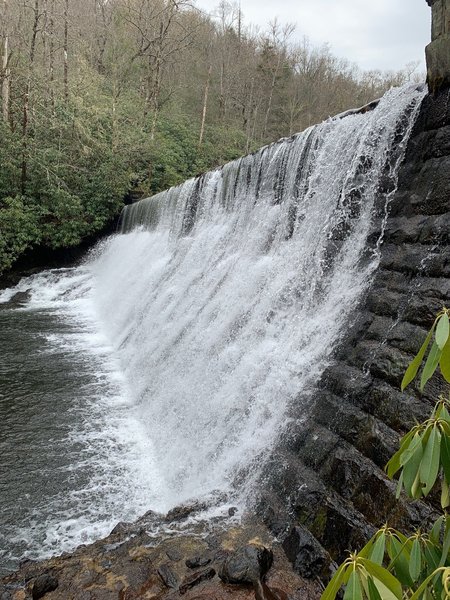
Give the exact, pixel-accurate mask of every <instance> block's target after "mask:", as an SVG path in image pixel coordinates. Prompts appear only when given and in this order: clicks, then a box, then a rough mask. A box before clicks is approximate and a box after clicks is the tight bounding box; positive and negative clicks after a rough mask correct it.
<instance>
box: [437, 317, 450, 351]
mask: <svg viewBox="0 0 450 600" xmlns="http://www.w3.org/2000/svg"><path fill="white" fill-rule="evenodd" d="M449 333H450V326H449V321H448V315H447V313H444V314H443V315H442V316H441V318H440V319H439V321H438V324H437V326H436V335H435V339H436V344H437V345H438V346H439V348H440V349H441V350H443V348H444V346H445V344H446V343H447V340H448V335H449Z"/></svg>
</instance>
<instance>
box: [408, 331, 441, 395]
mask: <svg viewBox="0 0 450 600" xmlns="http://www.w3.org/2000/svg"><path fill="white" fill-rule="evenodd" d="M435 326H436V321H435V322H434V324H433V327H432V328H431V329H430V331H429V332H428V335H427V337H426V338H425V341H424V343H423V344H422V346H421V348H420V350H419V352H418V353H417V354H416V356H415V357H414V359H413V360H412V362H411V363H410V364H409V366H408V368H407V369H406V372H405V374H404V376H403V379H402V384H401V390H402V392H403V390H404V389H405V388H406V386H408V385H409V384H410V383H411V381H412V380H413V379H414V377H415V376H416V375H417V371H418V370H419V367H420V365H421V363H422V360H423V357H424V356H425V352H426V351H427V348H428V345H429V343H430V341H431V338H432V336H433V331H434V328H435Z"/></svg>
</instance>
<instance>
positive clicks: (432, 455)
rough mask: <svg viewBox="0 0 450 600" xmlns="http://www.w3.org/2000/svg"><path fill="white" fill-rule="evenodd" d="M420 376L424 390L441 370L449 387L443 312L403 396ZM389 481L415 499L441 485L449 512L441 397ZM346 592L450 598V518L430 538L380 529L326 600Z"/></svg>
mask: <svg viewBox="0 0 450 600" xmlns="http://www.w3.org/2000/svg"><path fill="white" fill-rule="evenodd" d="M430 343H432V345H431V349H430V350H429V352H428V356H427V359H426V361H425V364H424V367H423V369H422V372H421V378H420V389H421V390H423V388H424V386H425V385H426V383H427V382H428V381H429V379H430V378H431V377H432V376H433V374H434V373H435V372H436V369H437V367H438V366H439V367H440V372H441V374H442V375H443V377H444V378H445V380H446V381H448V382H450V327H449V310H448V309H447V308H445V307H444V308H443V309H442V310H441V311H440V312H439V313H438V315H437V316H436V319H435V321H434V323H433V326H432V327H431V329H430V331H429V332H428V335H427V337H426V339H425V341H424V343H423V344H422V347H421V348H420V350H419V352H418V353H417V355H416V356H415V358H414V359H413V361H412V362H411V364H410V365H409V367H408V369H407V371H406V373H405V376H404V378H403V381H402V390H404V389H405V388H406V386H407V385H409V384H410V383H411V382H412V381H413V380H414V378H415V377H416V376H417V373H418V371H419V368H420V366H421V364H422V362H423V360H424V358H425V355H426V353H427V350H428V348H429V346H430ZM386 471H387V474H388V476H389V477H390V478H392V477H394V475H396V474H398V473H400V476H399V480H398V485H397V498H398V497H399V495H400V493H401V491H402V489H403V490H404V491H405V492H406V494H407V495H408V496H409V497H411V498H414V499H419V498H422V497H425V496H427V495H428V494H429V493H430V492H431V490H432V489H433V488H434V486H435V484H436V481H438V479H440V481H441V506H442V508H443V509H444V511H445V510H446V509H447V508H448V506H450V401H449V400H447V399H446V398H444V397H443V396H441V397H440V398H439V400H438V402H437V403H436V405H435V407H434V409H433V411H432V413H431V415H430V417H429V419H427V420H426V421H424V422H423V423H419V424H417V425H416V426H415V427H413V428H412V429H411V430H410V431H409V432H408V433H407V434H406V435H405V436H404V437H403V438H402V439H401V441H400V448H399V450H398V451H397V452H396V453H395V454H394V455H393V456H392V458H391V459H390V460H389V462H388V464H387V465H386ZM343 586H345V592H344V600H350V599H352V600H395V599H398V600H402V599H406V598H407V599H409V600H444V599H449V598H450V516H447V514H446V513H444V514H443V515H442V516H440V517H439V518H438V519H437V521H436V522H435V523H434V525H433V527H432V528H431V530H430V531H428V532H425V533H423V532H421V531H420V530H417V531H415V532H414V533H413V535H411V536H409V537H407V536H405V535H404V534H403V533H401V532H400V531H397V530H395V529H391V528H389V527H388V526H387V525H386V526H384V527H383V528H381V529H380V530H379V531H378V532H377V533H376V534H375V535H374V536H373V537H372V539H371V540H369V542H368V543H367V544H366V546H365V547H364V548H363V549H362V550H361V551H360V552H358V553H355V554H351V555H350V556H349V558H348V559H347V560H346V561H345V562H344V563H343V564H342V565H341V566H340V567H339V568H338V570H337V571H336V573H335V574H334V576H333V578H332V579H331V581H330V583H329V584H328V586H327V588H326V589H325V591H324V592H323V594H322V600H334V598H335V597H336V596H337V595H338V594H339V593H340V591H341V589H342V587H343Z"/></svg>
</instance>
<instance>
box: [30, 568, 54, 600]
mask: <svg viewBox="0 0 450 600" xmlns="http://www.w3.org/2000/svg"><path fill="white" fill-rule="evenodd" d="M57 587H58V580H57V579H56V577H53V575H50V574H48V573H44V574H43V575H40V576H39V577H38V578H37V579H35V580H34V582H33V584H32V587H31V596H32V598H33V600H39V598H43V597H44V596H45V594H48V593H49V592H53V591H54V590H56V588H57Z"/></svg>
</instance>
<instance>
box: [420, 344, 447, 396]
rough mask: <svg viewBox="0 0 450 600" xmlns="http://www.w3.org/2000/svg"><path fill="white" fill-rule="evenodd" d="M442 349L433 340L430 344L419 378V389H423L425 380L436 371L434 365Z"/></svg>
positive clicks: (435, 365) (436, 364) (437, 361)
mask: <svg viewBox="0 0 450 600" xmlns="http://www.w3.org/2000/svg"><path fill="white" fill-rule="evenodd" d="M441 354H442V350H441V349H440V348H439V346H438V345H437V344H436V342H433V345H432V346H431V350H430V354H429V355H428V358H427V361H426V363H425V366H424V368H423V371H422V376H421V378H420V390H421V391H423V388H424V387H425V385H426V383H427V381H428V380H429V379H430V377H432V375H433V373H434V372H435V371H436V367H437V366H438V364H439V359H440V358H441Z"/></svg>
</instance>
